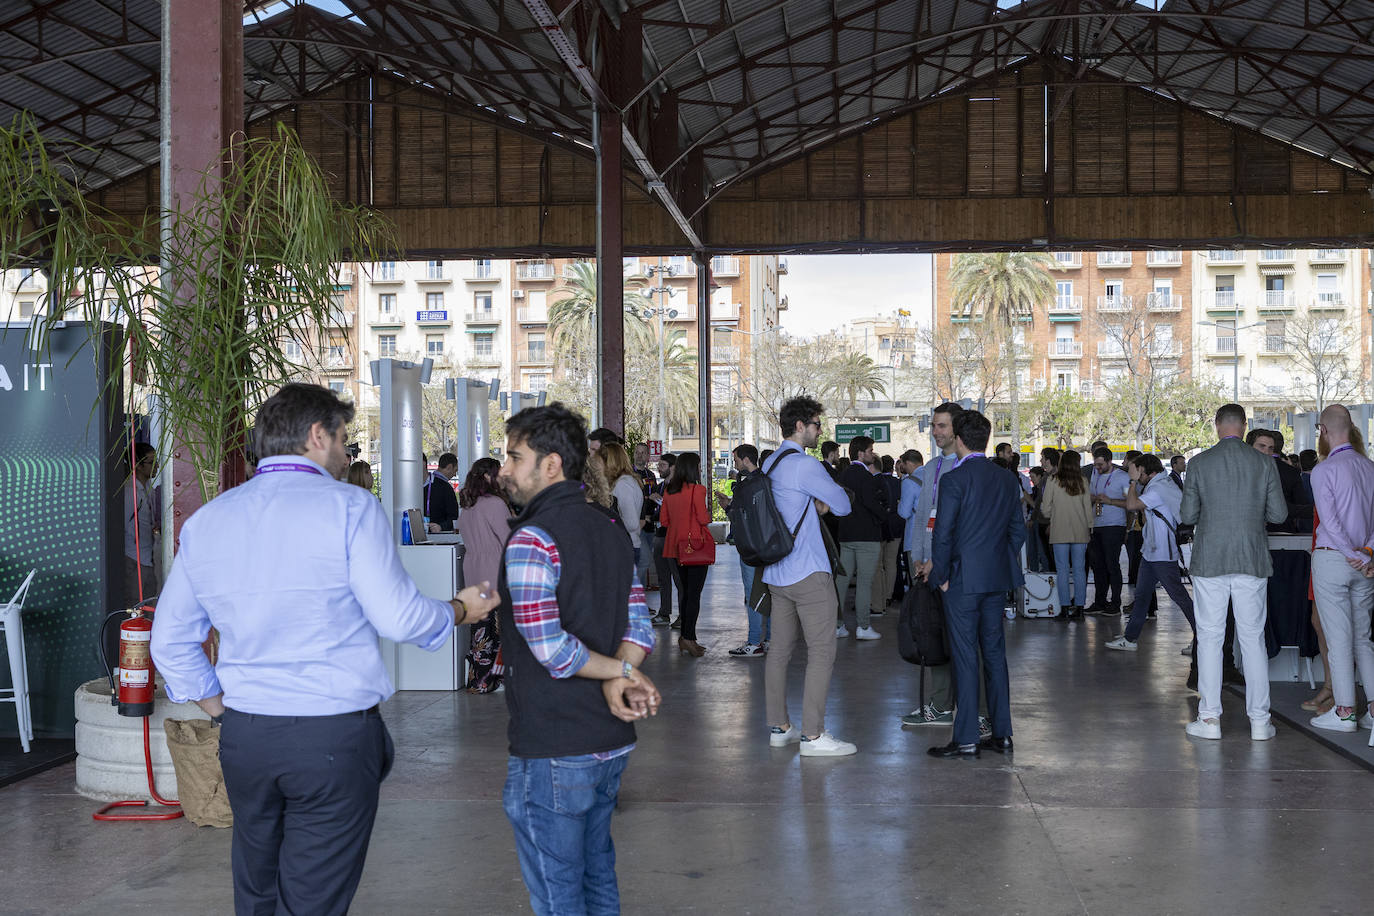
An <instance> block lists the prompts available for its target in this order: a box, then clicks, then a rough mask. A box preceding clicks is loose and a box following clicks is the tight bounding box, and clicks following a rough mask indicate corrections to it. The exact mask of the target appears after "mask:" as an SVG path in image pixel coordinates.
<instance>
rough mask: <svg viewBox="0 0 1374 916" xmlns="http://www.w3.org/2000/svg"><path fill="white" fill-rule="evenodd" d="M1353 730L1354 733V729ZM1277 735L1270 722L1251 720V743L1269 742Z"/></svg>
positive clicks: (1266, 720)
mask: <svg viewBox="0 0 1374 916" xmlns="http://www.w3.org/2000/svg"><path fill="white" fill-rule="evenodd" d="M1351 730H1352V731H1353V730H1354V729H1351ZM1275 734H1277V732H1276V731H1275V729H1274V726H1273V725H1272V724H1271V723H1270V722H1269V720H1268V719H1265V720H1264V721H1263V722H1256V721H1254V720H1251V722H1250V740H1251V741H1268V740H1269V739H1270V738H1272V737H1274V735H1275Z"/></svg>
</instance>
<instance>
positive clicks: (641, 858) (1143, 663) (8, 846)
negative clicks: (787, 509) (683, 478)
mask: <svg viewBox="0 0 1374 916" xmlns="http://www.w3.org/2000/svg"><path fill="white" fill-rule="evenodd" d="M733 563H734V554H733V552H732V551H730V550H729V549H728V548H725V549H722V550H721V552H720V563H719V564H718V566H717V568H716V569H714V570H713V571H712V573H711V576H710V578H709V580H708V584H707V591H706V601H705V609H704V610H703V619H702V623H701V625H700V627H699V631H700V638H701V642H702V643H703V644H705V645H707V646H708V647H709V650H710V651H709V652H708V654H707V655H706V656H705V657H704V658H701V659H692V658H688V657H683V656H681V655H678V654H677V652H676V650H675V649H674V650H673V651H659V652H657V653H655V654H654V655H653V656H652V657H651V658H650V659H649V661H648V662H647V664H646V670H647V671H648V672H649V674H650V676H651V677H653V678H654V679H655V680H656V682H657V683H658V685H659V686H660V688H661V689H662V692H663V694H664V698H665V707H664V712H663V714H662V715H661V716H660V717H659V718H658V719H656V720H654V721H652V722H649V723H647V724H645V725H643V726H642V727H641V729H640V743H639V748H638V749H637V750H636V752H635V754H634V757H633V759H632V762H631V764H630V767H629V769H628V771H627V773H626V777H625V782H624V787H623V791H622V795H621V810H620V812H619V814H618V816H617V818H616V821H615V827H614V833H615V839H616V844H617V850H618V855H619V868H618V871H619V875H620V881H621V891H622V895H623V898H624V906H625V911H626V912H627V913H645V914H655V913H830V912H845V913H847V912H854V913H915V912H922V913H928V912H948V913H979V914H984V913H1029V914H1057V913H1094V914H1097V913H1102V914H1134V913H1140V914H1161V913H1188V914H1192V913H1206V914H1208V916H1221V914H1232V913H1235V914H1268V913H1316V912H1321V913H1366V912H1368V911H1369V908H1370V904H1369V901H1370V900H1371V899H1374V893H1372V892H1374V877H1370V876H1369V870H1368V863H1369V861H1370V849H1371V840H1372V839H1374V776H1371V775H1370V774H1369V773H1368V772H1366V771H1365V770H1363V769H1361V768H1360V767H1358V766H1357V765H1356V764H1354V763H1352V762H1350V761H1348V760H1346V759H1345V758H1343V757H1341V756H1340V755H1338V754H1336V753H1334V752H1333V751H1331V750H1329V749H1327V748H1325V747H1323V746H1321V745H1319V744H1318V743H1316V742H1315V741H1313V740H1312V739H1310V738H1308V737H1306V736H1304V735H1302V734H1299V733H1297V732H1295V731H1293V730H1292V729H1290V728H1288V727H1286V726H1284V725H1283V724H1282V723H1280V724H1279V727H1278V736H1277V738H1276V739H1274V740H1273V741H1270V742H1266V743H1253V742H1251V741H1250V739H1249V730H1248V728H1247V727H1246V721H1245V716H1244V708H1243V702H1242V700H1241V699H1240V698H1239V697H1236V696H1234V695H1232V694H1230V693H1227V694H1226V695H1225V696H1224V698H1223V704H1224V707H1225V713H1224V717H1223V722H1222V727H1223V730H1224V733H1225V737H1224V738H1223V740H1222V741H1220V742H1203V741H1198V740H1196V739H1190V738H1188V737H1186V736H1185V735H1184V733H1183V725H1184V723H1185V722H1186V721H1188V719H1189V718H1191V717H1192V715H1193V709H1194V705H1193V704H1194V701H1193V697H1192V694H1191V693H1189V692H1188V691H1186V690H1185V689H1184V685H1183V681H1184V677H1185V675H1186V674H1187V666H1188V661H1187V659H1186V658H1182V657H1180V655H1179V649H1180V648H1181V647H1182V646H1183V645H1184V644H1185V643H1186V642H1187V638H1188V634H1187V624H1186V623H1185V622H1184V621H1183V619H1182V617H1181V615H1179V614H1178V612H1177V611H1175V610H1174V609H1173V608H1172V607H1171V606H1169V605H1165V607H1164V608H1163V610H1162V611H1161V616H1160V619H1159V620H1158V621H1157V622H1152V623H1151V624H1150V625H1149V626H1148V628H1147V629H1146V631H1145V633H1144V635H1143V636H1142V637H1141V642H1140V651H1139V652H1137V653H1124V652H1112V651H1109V650H1106V649H1104V648H1102V642H1103V641H1104V640H1106V639H1107V638H1109V637H1110V636H1112V635H1114V634H1115V632H1117V631H1118V628H1119V626H1120V624H1119V622H1118V621H1117V620H1115V619H1113V618H1106V619H1089V620H1087V621H1086V622H1082V623H1071V624H1061V623H1058V622H1056V621H1050V620H1043V621H1042V620H1017V621H1015V622H1013V623H1010V624H1008V627H1007V633H1008V639H1009V645H1010V656H1011V669H1012V704H1013V711H1014V716H1015V728H1016V755H1015V757H1014V759H1007V758H1003V757H1001V756H999V755H995V754H985V755H984V756H983V758H982V759H981V760H977V761H941V760H934V759H931V758H929V757H927V756H926V754H925V749H926V747H927V746H929V745H931V744H935V743H944V742H945V741H947V740H948V738H949V735H948V731H947V729H940V728H920V729H905V730H904V729H902V728H901V727H900V724H899V722H898V718H899V717H900V716H901V715H902V714H903V713H906V712H908V711H909V710H910V709H911V708H912V706H913V705H914V702H915V701H914V698H915V694H916V686H915V684H916V682H915V672H916V669H915V668H913V667H912V666H910V665H907V664H906V663H904V662H903V661H902V660H901V659H900V657H899V656H898V655H897V649H896V640H895V638H894V635H893V628H894V625H895V622H896V615H895V613H889V614H888V615H887V616H886V617H883V618H880V619H878V620H877V621H876V623H875V625H876V626H877V628H878V630H879V631H880V632H881V633H882V634H883V638H882V640H880V641H878V642H871V643H859V642H855V641H854V640H852V639H849V640H845V641H844V642H843V643H842V645H841V646H840V651H839V657H838V659H837V662H836V670H835V679H834V683H833V687H832V691H831V698H830V704H829V711H828V718H827V726H828V728H830V729H831V730H832V731H833V732H835V733H836V734H837V735H839V736H840V737H842V738H845V739H846V740H850V741H854V742H856V743H857V744H858V746H859V753H858V755H856V756H854V757H849V758H840V759H806V760H803V759H801V758H800V757H799V756H798V754H797V749H796V746H795V745H794V746H792V747H789V748H787V749H770V748H769V747H768V742H767V731H766V728H765V726H764V721H763V662H762V660H761V659H755V660H738V659H732V658H730V657H728V656H727V655H726V650H727V649H729V648H731V647H733V646H735V645H738V644H739V643H741V642H743V637H744V620H743V611H742V606H741V604H740V584H739V576H738V575H737V572H736V568H735V567H734V565H733ZM659 633H660V634H661V635H663V634H666V631H664V630H659ZM664 648H665V649H666V648H668V647H667V646H665V647H664ZM794 665H795V666H796V672H795V674H796V676H795V677H794V678H793V687H794V697H793V707H792V708H793V711H794V715H799V714H800V690H801V678H800V667H801V666H800V660H797V661H794ZM386 717H387V721H388V724H389V725H390V727H391V730H392V733H393V736H394V737H395V740H396V745H397V749H398V759H397V763H396V768H395V770H394V772H393V774H392V776H391V778H390V779H389V780H388V781H387V783H386V785H385V787H384V788H383V802H382V810H381V813H380V814H379V817H378V822H377V827H376V831H375V833H374V834H373V840H372V848H371V854H370V857H369V860H368V867H367V871H366V873H365V875H364V877H363V884H362V888H361V890H360V892H359V894H358V897H357V899H356V901H355V906H354V912H355V913H363V914H373V913H381V914H388V916H410V914H424V913H465V914H466V913H477V914H485V913H492V914H504V913H519V912H527V911H528V901H527V899H526V897H525V894H524V890H523V886H522V884H521V882H520V875H519V871H518V869H517V867H516V864H515V858H514V851H513V850H514V847H513V842H512V839H511V833H510V828H509V826H508V825H507V823H506V820H505V817H504V815H503V814H502V811H501V804H500V795H501V783H502V780H503V778H504V773H505V766H504V763H505V739H504V729H505V721H506V716H505V708H504V702H503V700H502V698H501V697H499V696H485V697H479V696H468V695H466V694H460V695H449V694H424V693H407V694H402V695H398V696H397V697H396V698H395V699H393V700H392V701H391V702H390V703H388V704H387V706H386ZM72 772H73V771H72V766H71V765H65V766H62V767H59V768H57V769H56V770H53V771H51V772H49V773H46V774H43V775H42V776H39V777H35V778H33V779H30V780H26V781H25V782H23V783H20V784H18V785H14V786H11V787H9V788H6V789H3V790H0V861H4V863H5V869H4V876H5V877H4V887H5V890H4V893H3V895H0V913H61V914H92V916H95V914H102V916H103V914H107V913H110V912H149V913H166V914H173V913H174V914H179V916H180V914H187V916H190V914H200V913H206V914H212V913H214V914H218V913H226V912H229V911H230V909H231V895H230V888H229V871H228V854H229V833H228V831H223V830H213V829H210V828H205V829H199V830H198V829H196V828H194V827H192V826H190V825H189V824H186V823H184V822H176V823H171V824H151V825H115V824H96V823H94V822H92V821H91V820H90V812H91V810H93V809H94V807H95V806H94V805H93V804H92V803H91V802H88V801H86V800H85V799H82V798H80V797H78V796H76V795H74V794H73V793H72V788H71V786H72V778H73V777H72Z"/></svg>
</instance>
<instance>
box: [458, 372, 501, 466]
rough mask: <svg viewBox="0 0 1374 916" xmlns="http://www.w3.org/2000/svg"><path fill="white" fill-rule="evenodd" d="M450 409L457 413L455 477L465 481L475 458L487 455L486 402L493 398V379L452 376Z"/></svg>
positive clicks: (488, 433) (489, 413)
mask: <svg viewBox="0 0 1374 916" xmlns="http://www.w3.org/2000/svg"><path fill="white" fill-rule="evenodd" d="M453 382H454V395H455V396H454V399H453V400H454V410H455V412H456V413H457V421H458V427H457V429H458V433H457V435H456V436H455V437H454V438H455V440H456V441H455V443H454V450H455V454H456V455H457V456H458V475H459V476H458V479H459V480H460V481H461V480H465V479H466V478H467V473H468V471H469V470H471V469H472V465H473V464H474V463H475V462H476V461H477V459H478V458H487V457H490V455H491V412H490V409H489V406H488V405H489V403H490V402H491V400H492V399H493V398H494V397H495V394H496V389H497V385H496V383H495V382H483V381H481V380H479V379H469V378H460V379H454V380H453Z"/></svg>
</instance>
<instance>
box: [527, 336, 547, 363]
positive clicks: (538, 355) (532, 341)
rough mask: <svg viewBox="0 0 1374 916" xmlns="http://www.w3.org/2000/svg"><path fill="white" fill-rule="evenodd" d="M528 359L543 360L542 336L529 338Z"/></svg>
mask: <svg viewBox="0 0 1374 916" xmlns="http://www.w3.org/2000/svg"><path fill="white" fill-rule="evenodd" d="M529 357H530V359H532V360H535V359H538V360H542V359H543V358H544V335H543V334H531V335H530V336H529Z"/></svg>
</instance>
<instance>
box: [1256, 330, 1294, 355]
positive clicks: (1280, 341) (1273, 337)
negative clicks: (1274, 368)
mask: <svg viewBox="0 0 1374 916" xmlns="http://www.w3.org/2000/svg"><path fill="white" fill-rule="evenodd" d="M1287 343H1288V338H1286V337H1284V336H1283V335H1282V334H1266V335H1264V337H1263V338H1262V339H1261V342H1260V356H1287V355H1288V346H1287Z"/></svg>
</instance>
